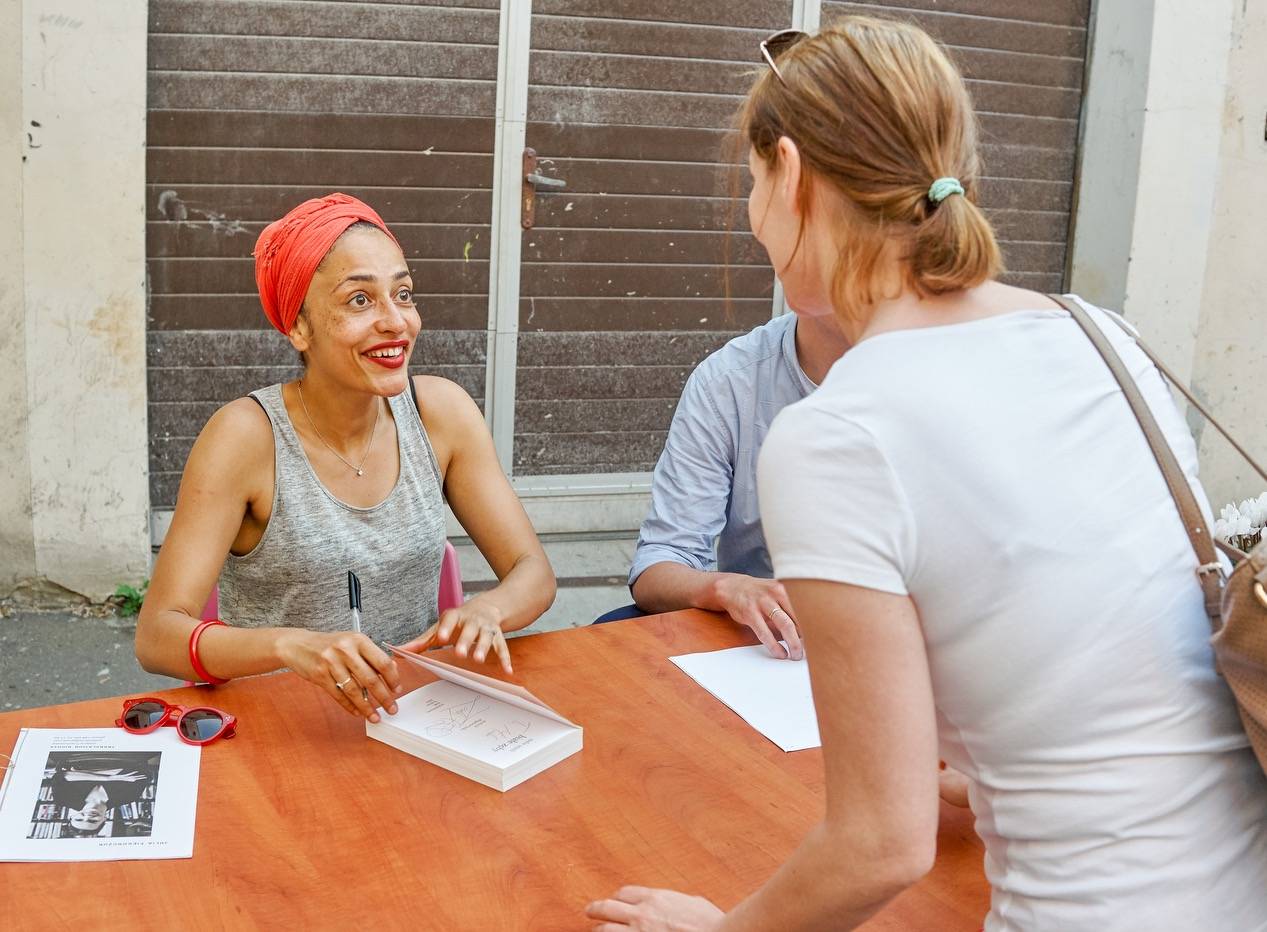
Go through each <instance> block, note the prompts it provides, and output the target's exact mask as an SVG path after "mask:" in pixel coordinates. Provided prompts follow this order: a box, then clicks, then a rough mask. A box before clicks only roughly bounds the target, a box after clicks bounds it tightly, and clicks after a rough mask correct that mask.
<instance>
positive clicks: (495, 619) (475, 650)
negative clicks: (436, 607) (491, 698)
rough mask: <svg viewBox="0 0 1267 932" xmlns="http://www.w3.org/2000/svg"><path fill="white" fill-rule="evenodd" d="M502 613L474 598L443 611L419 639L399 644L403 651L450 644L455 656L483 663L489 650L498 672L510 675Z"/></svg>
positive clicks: (508, 650)
mask: <svg viewBox="0 0 1267 932" xmlns="http://www.w3.org/2000/svg"><path fill="white" fill-rule="evenodd" d="M501 623H502V614H501V612H500V611H499V610H498V609H497V608H496V607H494V606H492V605H488V604H487V603H483V602H481V601H480V600H479V597H478V596H477V597H476V598H474V599H471V600H470V601H469V602H464V603H463V604H461V605H459V606H457V607H456V608H450V609H446V610H445V612H444V613H443V614H442V615H441V616H440V619H439V620H438V621H437V622H436V623H435V624H434V625H432V626H431V627H430V628H428V629H427V631H426V633H425V634H423V635H422V637H419V638H414V639H413V640H412V641H410V642H409V643H408V644H403V645H401V646H402V647H404V648H405V650H410V651H422V650H426V649H427V648H428V647H439V646H441V645H444V644H449V643H453V644H454V648H453V651H454V653H456V654H457V655H458V656H459V657H466V656H468V655H469V656H471V657H473V658H474V659H475V660H476V661H477V662H479V663H483V662H484V661H485V660H486V659H489V651H490V650H491V651H492V652H493V653H495V654H496V655H497V658H498V659H499V660H500V661H501V665H502V669H503V670H505V671H506V672H507V673H513V672H514V670H512V669H511V666H510V648H509V647H508V646H507V645H506V632H505V631H503V630H502V625H501Z"/></svg>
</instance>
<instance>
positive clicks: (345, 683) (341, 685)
mask: <svg viewBox="0 0 1267 932" xmlns="http://www.w3.org/2000/svg"><path fill="white" fill-rule="evenodd" d="M350 682H352V677H351V676H349V677H348V678H347V679H346V680H344V681H343V682H341V683H335V684H334V688H335V689H337V690H338V691H339V692H343V687H344V686H346V685H348V683H350Z"/></svg>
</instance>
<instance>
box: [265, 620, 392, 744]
mask: <svg viewBox="0 0 1267 932" xmlns="http://www.w3.org/2000/svg"><path fill="white" fill-rule="evenodd" d="M277 654H278V657H279V658H280V659H281V662H282V664H283V665H284V666H287V667H289V668H290V669H291V670H293V671H295V672H296V673H298V674H299V675H300V676H302V677H303V678H304V679H306V680H307V681H308V682H310V683H312V684H313V685H315V686H316V687H317V688H318V689H321V690H323V691H325V692H326V693H327V694H329V696H330V698H332V699H333V700H334V701H335V702H337V703H338V704H339V705H341V706H343V708H344V709H345V710H347V711H348V712H351V713H352V714H353V715H359V716H361V717H363V718H366V719H369V720H370V721H371V722H377V721H378V720H379V716H378V711H377V710H378V709H380V708H382V709H386V710H387V711H388V712H390V713H391V714H392V715H395V714H396V696H398V695H399V694H400V674H399V672H398V671H397V669H396V661H394V660H392V659H391V657H389V656H387V654H385V653H383V651H382V650H381V649H380V648H379V646H378V645H377V644H375V643H374V642H373V641H371V640H370V639H369V638H367V637H366V636H365V635H363V634H354V633H352V632H351V631H340V632H337V633H334V634H325V633H322V632H320V631H308V630H306V629H304V628H286V629H283V631H282V633H281V634H280V635H279V636H278V639H277Z"/></svg>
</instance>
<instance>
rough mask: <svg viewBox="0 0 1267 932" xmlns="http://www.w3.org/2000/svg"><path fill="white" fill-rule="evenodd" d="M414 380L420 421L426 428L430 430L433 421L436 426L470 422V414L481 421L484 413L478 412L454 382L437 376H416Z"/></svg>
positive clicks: (473, 403) (460, 387) (469, 397)
mask: <svg viewBox="0 0 1267 932" xmlns="http://www.w3.org/2000/svg"><path fill="white" fill-rule="evenodd" d="M413 380H414V389H415V391H416V392H417V395H418V410H419V411H421V412H422V422H423V423H424V424H426V425H427V428H428V429H431V427H432V423H433V421H434V423H435V426H436V427H437V428H442V427H446V426H452V425H455V424H469V423H471V420H472V416H473V417H474V418H475V419H476V420H478V421H480V422H481V423H483V419H484V416H483V415H482V414H480V410H479V406H478V405H477V404H476V403H475V399H473V398H472V397H471V395H470V393H469V392H468V391H467V390H466V389H465V388H463V387H462V386H461V385H459V384H458V383H457V382H454V381H453V380H452V379H446V378H442V377H441V376H438V375H415V376H413Z"/></svg>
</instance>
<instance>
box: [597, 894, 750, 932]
mask: <svg viewBox="0 0 1267 932" xmlns="http://www.w3.org/2000/svg"><path fill="white" fill-rule="evenodd" d="M585 915H586V916H588V917H589V918H590V919H595V920H597V921H598V925H596V926H594V929H595V932H618V930H620V929H636V930H638V932H706V930H709V929H716V928H717V927H718V926H719V925H721V921H722V919H724V918H725V913H723V912H722V911H721V910H720V909H718V908H717V907H716V906H714V905H713V904H712V903H710V902H709V901H708V900H706V899H704V898H703V897H702V896H687V895H686V894H685V893H678V892H677V891H675V890H651V889H649V888H647V887H621V888H620V889H619V890H618V891H616V895H615V896H613V897H611V898H610V899H606V900H597V901H595V902H593V903H590V904H589V905H588V906H586V907H585Z"/></svg>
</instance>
